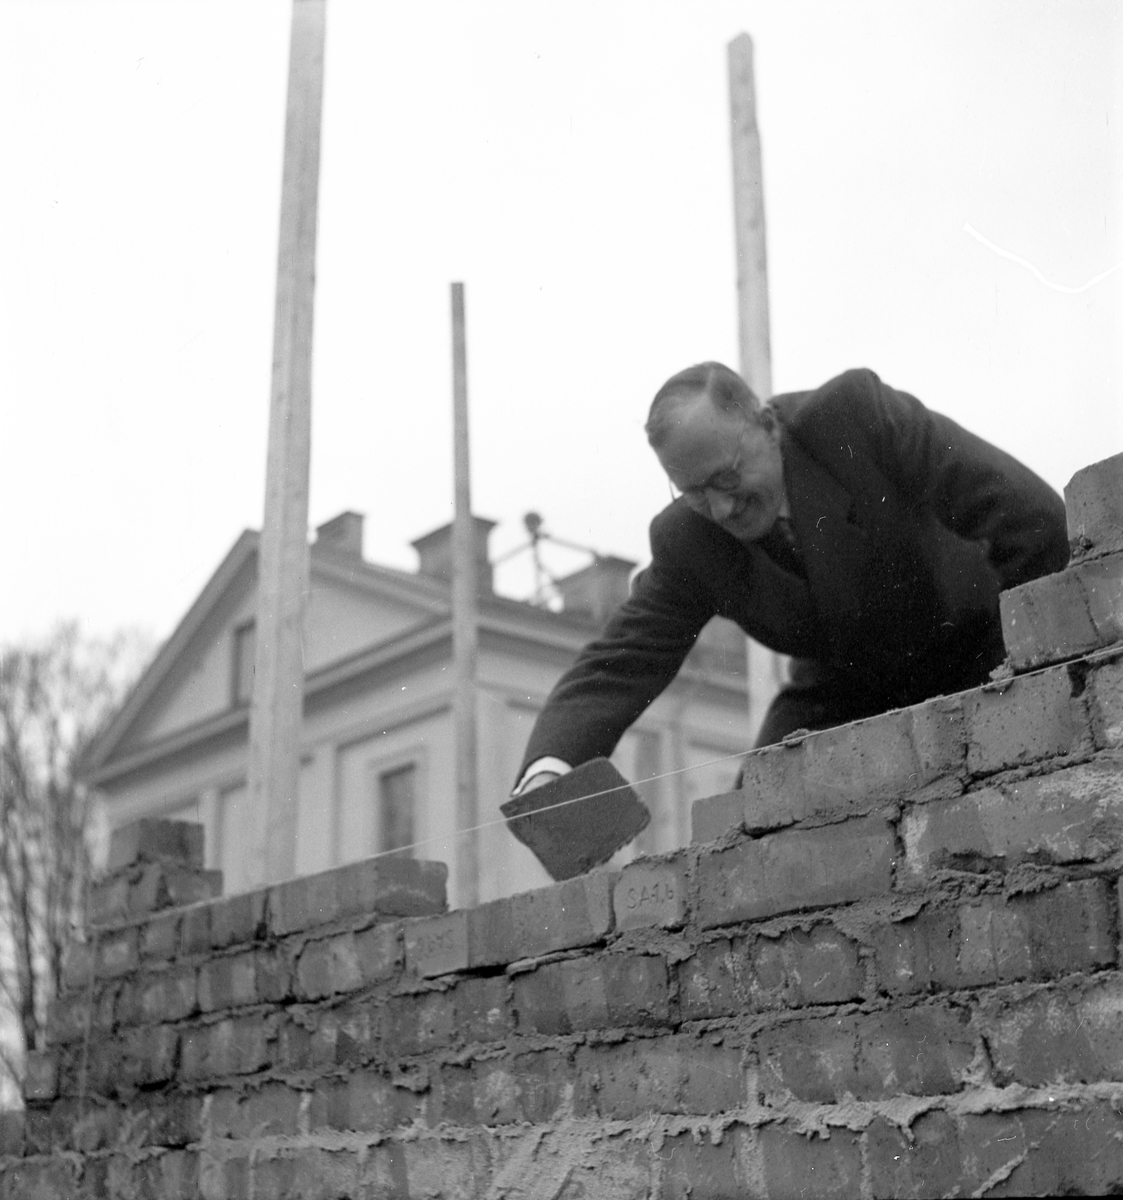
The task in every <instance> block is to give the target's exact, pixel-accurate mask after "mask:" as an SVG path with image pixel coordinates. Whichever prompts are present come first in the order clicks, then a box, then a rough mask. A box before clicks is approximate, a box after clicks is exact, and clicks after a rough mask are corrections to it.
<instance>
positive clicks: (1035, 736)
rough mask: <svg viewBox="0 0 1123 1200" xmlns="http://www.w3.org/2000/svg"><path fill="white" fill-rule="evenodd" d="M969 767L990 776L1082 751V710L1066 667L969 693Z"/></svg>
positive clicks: (965, 709) (965, 707) (1083, 733)
mask: <svg viewBox="0 0 1123 1200" xmlns="http://www.w3.org/2000/svg"><path fill="white" fill-rule="evenodd" d="M963 707H964V713H965V716H966V721H967V768H968V770H969V771H970V772H971V773H972V774H973V775H991V774H994V773H995V772H997V771H1004V770H1007V769H1009V768H1011V767H1020V766H1024V765H1025V764H1027V763H1031V762H1036V761H1037V760H1038V759H1041V758H1050V757H1053V756H1055V755H1058V754H1068V753H1070V752H1072V751H1075V750H1078V749H1080V746H1081V743H1082V742H1083V740H1084V736H1085V733H1086V729H1085V722H1084V718H1083V709H1082V707H1081V706H1080V705H1079V704H1078V703H1077V702H1076V701H1075V700H1074V699H1073V695H1072V680H1071V679H1070V678H1069V674H1068V672H1067V671H1066V670H1065V668H1064V667H1054V668H1052V669H1051V670H1048V671H1044V672H1042V673H1041V674H1039V675H1029V676H1025V677H1023V678H1020V679H1014V680H1011V681H1010V682H1009V683H1008V684H1007V685H1006V686H1002V687H999V688H983V689H980V690H978V691H975V692H969V693H968V694H967V696H966V697H965V698H964V705H963Z"/></svg>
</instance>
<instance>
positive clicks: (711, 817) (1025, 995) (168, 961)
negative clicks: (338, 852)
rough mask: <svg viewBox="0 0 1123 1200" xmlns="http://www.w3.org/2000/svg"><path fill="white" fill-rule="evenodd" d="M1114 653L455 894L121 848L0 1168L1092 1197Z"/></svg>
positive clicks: (1105, 986)
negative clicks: (546, 876) (642, 833)
mask: <svg viewBox="0 0 1123 1200" xmlns="http://www.w3.org/2000/svg"><path fill="white" fill-rule="evenodd" d="M1090 553H1091V551H1090ZM1109 562H1110V555H1105V556H1102V557H1099V558H1097V557H1094V554H1093V556H1092V557H1089V558H1088V560H1087V561H1086V562H1085V563H1084V564H1082V565H1083V566H1088V565H1089V564H1091V563H1100V564H1103V563H1109ZM1078 565H1081V564H1078ZM1076 569H1077V568H1076V567H1074V568H1073V570H1076ZM1121 662H1123V658H1121V657H1119V656H1118V655H1116V654H1115V651H1108V652H1107V653H1101V654H1097V655H1095V656H1092V657H1089V658H1086V659H1084V660H1080V661H1076V662H1073V663H1070V664H1065V665H1063V666H1060V667H1054V668H1049V669H1046V670H1044V671H1042V672H1040V673H1035V674H1033V675H1032V676H1031V675H1020V676H1016V677H1014V678H1013V679H1012V680H1009V681H1005V682H1001V683H998V684H997V685H996V686H994V687H989V688H988V689H986V690H975V691H972V692H965V693H961V694H960V695H958V696H951V697H944V698H941V699H939V700H936V701H931V702H929V703H928V704H924V705H918V706H916V707H915V708H913V709H909V710H903V711H902V712H898V713H888V714H885V715H884V717H883V718H872V719H870V720H869V721H866V722H862V723H860V725H859V726H853V727H850V728H841V729H838V730H832V731H825V732H824V733H823V734H819V735H814V736H809V737H806V738H803V739H801V740H798V741H796V742H795V743H794V744H792V745H789V746H785V747H782V748H778V749H775V750H769V751H765V752H762V753H758V754H755V755H751V756H750V757H749V759H748V761H747V763H746V778H747V780H748V781H749V782H748V786H747V787H746V789H745V790H743V791H741V792H738V793H735V794H733V795H732V796H730V795H727V796H725V797H719V798H716V799H713V800H711V801H703V802H700V804H699V806H698V807H697V808H696V810H695V818H696V826H695V833H696V835H697V834H698V833H699V831H700V830H702V827H703V825H705V823H706V822H709V832H711V833H712V834H713V837H711V839H710V840H711V842H712V841H713V840H714V838H717V837H720V839H721V840H720V842H718V843H717V846H715V845H710V846H699V845H695V846H692V847H690V848H687V849H684V850H682V851H679V852H677V853H676V854H674V855H671V856H667V857H664V858H659V859H642V858H641V859H637V860H635V861H633V862H631V863H629V864H627V865H626V866H625V867H623V869H622V870H619V871H615V870H601V871H596V872H594V873H593V874H590V875H587V876H583V877H581V878H577V879H573V880H569V881H567V882H565V883H563V884H558V885H554V886H552V887H548V888H543V889H540V890H538V891H536V892H532V893H528V894H526V895H523V896H516V897H511V898H508V899H504V900H498V901H494V902H491V903H488V904H484V905H481V906H479V907H478V908H475V909H472V910H467V911H460V912H455V913H446V912H444V911H443V868H436V869H430V868H429V867H426V866H425V865H424V864H413V865H412V866H411V865H409V864H405V865H402V864H398V865H396V866H393V867H390V868H388V869H386V870H384V869H383V867H382V865H381V864H382V861H383V860H376V861H375V864H374V865H373V866H372V865H371V864H369V863H368V864H353V865H351V866H348V867H345V868H343V869H341V870H340V871H338V872H334V873H327V874H325V875H323V876H318V877H313V878H311V879H307V880H298V881H293V882H292V883H290V884H285V885H283V886H281V887H275V888H269V889H262V890H259V891H258V892H255V893H251V894H249V895H246V896H236V897H228V898H224V899H222V900H212V901H205V900H202V901H199V900H196V901H195V902H193V903H186V904H182V901H185V900H191V899H192V898H193V895H194V894H193V893H192V892H191V891H190V889H189V888H183V889H179V890H177V888H176V885H175V883H174V882H173V881H174V880H176V879H177V878H180V877H182V878H187V877H188V876H190V875H191V874H192V870H191V869H189V868H188V867H187V866H185V865H184V864H183V863H182V862H176V861H175V860H174V859H172V858H169V857H168V856H167V855H166V854H164V851H162V850H160V849H159V847H156V848H154V849H150V851H148V852H147V853H148V857H143V856H141V857H140V858H138V859H137V860H136V861H130V862H127V863H125V864H123V865H121V866H120V867H119V868H118V870H117V872H116V874H114V875H112V876H110V877H108V878H107V879H106V880H105V884H106V888H105V893H104V896H103V897H102V898H101V899H100V900H99V901H98V904H99V906H100V907H99V908H98V911H97V913H96V914H95V915H97V916H99V917H101V918H103V919H107V918H108V916H109V914H112V923H109V924H102V925H100V926H94V927H93V928H91V930H90V931H89V933H88V936H87V938H86V940H85V941H82V942H77V943H75V945H74V946H72V947H71V948H70V949H69V950H68V952H67V954H66V957H65V961H64V966H63V979H62V990H61V992H60V994H59V995H58V996H57V997H55V998H54V1000H53V1001H52V1003H51V1004H50V1008H49V1014H48V1025H47V1036H46V1039H45V1041H44V1042H43V1044H42V1045H41V1046H40V1047H38V1048H37V1050H36V1051H35V1052H34V1053H33V1054H32V1055H31V1057H30V1059H29V1061H28V1064H27V1073H26V1078H25V1081H24V1090H25V1095H26V1097H27V1099H26V1103H27V1108H26V1110H25V1111H23V1112H21V1113H18V1114H10V1115H5V1114H0V1195H4V1196H7V1195H13V1196H21V1197H22V1196H25V1195H26V1196H29V1197H42V1198H44V1200H63V1198H64V1197H65V1200H87V1198H89V1200H93V1198H94V1197H98V1198H100V1197H102V1196H109V1195H112V1196H118V1195H119V1196H131V1197H136V1198H137V1200H149V1198H152V1200H155V1198H156V1197H160V1198H161V1200H165V1198H167V1200H177V1198H182V1200H194V1198H195V1197H204V1198H214V1200H220V1198H221V1200H251V1198H258V1200H279V1198H283V1197H291V1198H292V1200H298V1198H299V1200H344V1198H345V1197H346V1198H349V1200H353V1198H354V1197H358V1196H401V1197H403V1198H405V1197H412V1198H413V1200H420V1198H422V1197H424V1198H425V1200H453V1198H455V1200H468V1198H471V1200H480V1198H481V1197H485V1196H511V1197H515V1196H537V1195H543V1196H546V1195H549V1196H554V1197H557V1198H558V1200H578V1198H579V1197H586V1198H591V1197H596V1198H597V1200H636V1198H637V1197H641V1196H642V1197H644V1198H645V1200H654V1198H655V1197H659V1198H660V1200H670V1198H674V1200H686V1197H690V1198H691V1200H702V1198H705V1197H709V1198H711V1200H729V1198H730V1197H737V1198H738V1200H740V1198H741V1197H755V1196H760V1197H765V1198H768V1200H775V1198H776V1197H785V1196H801V1197H808V1198H817V1197H826V1196H831V1197H850V1196H855V1195H862V1196H865V1197H868V1198H872V1197H881V1196H884V1197H897V1196H901V1197H908V1196H931V1195H987V1196H1004V1195H1051V1194H1104V1193H1112V1192H1115V1191H1120V1190H1123V1117H1121V1115H1120V1114H1123V1032H1121V1030H1123V971H1121V970H1120V967H1119V939H1120V932H1121V928H1123V921H1121V919H1120V907H1121V903H1120V896H1121V895H1123V821H1121V819H1120V814H1121V812H1123V747H1121V741H1123V738H1121V736H1120V732H1119V730H1120V728H1121V726H1123V703H1121V700H1120V697H1121V696H1123V682H1121V681H1123V671H1121V669H1120V663H1121ZM718 847H720V848H718ZM165 849H166V847H165ZM177 873H180V874H177ZM195 874H196V875H197V874H198V872H195ZM163 903H169V904H170V905H172V906H171V907H167V908H164V909H161V910H160V911H157V912H151V911H146V909H148V908H150V907H151V906H152V905H153V904H163Z"/></svg>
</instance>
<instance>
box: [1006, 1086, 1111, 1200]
mask: <svg viewBox="0 0 1123 1200" xmlns="http://www.w3.org/2000/svg"><path fill="white" fill-rule="evenodd" d="M1018 1116H1019V1118H1020V1121H1019V1123H1020V1125H1021V1126H1022V1129H1023V1131H1024V1133H1023V1138H1022V1142H1023V1144H1024V1146H1025V1149H1026V1154H1025V1158H1024V1159H1023V1160H1022V1161H1021V1162H1018V1161H1017V1159H1016V1157H1015V1155H1013V1154H1011V1153H1010V1151H1011V1150H1012V1149H1017V1148H1018V1147H1016V1146H1007V1147H1005V1149H1006V1151H1007V1155H1008V1157H1007V1160H1006V1161H1007V1162H1008V1163H1010V1164H1011V1165H1012V1166H1013V1168H1014V1169H1013V1171H1012V1172H1011V1174H1010V1175H1009V1177H1008V1178H1007V1179H1005V1180H1003V1181H1002V1182H1001V1183H1000V1184H998V1185H997V1187H996V1188H995V1189H994V1190H993V1191H992V1192H988V1195H994V1196H1107V1195H1116V1194H1118V1193H1119V1192H1120V1191H1123V1115H1121V1114H1120V1113H1119V1112H1118V1111H1117V1110H1116V1107H1115V1105H1114V1104H1111V1103H1107V1102H1104V1101H1100V1102H1098V1103H1096V1102H1090V1101H1089V1102H1086V1103H1085V1104H1084V1105H1081V1107H1079V1108H1077V1109H1076V1111H1072V1110H1071V1109H1067V1108H1066V1109H1060V1110H1056V1109H1026V1110H1023V1111H1022V1112H1021V1113H1019V1114H1018Z"/></svg>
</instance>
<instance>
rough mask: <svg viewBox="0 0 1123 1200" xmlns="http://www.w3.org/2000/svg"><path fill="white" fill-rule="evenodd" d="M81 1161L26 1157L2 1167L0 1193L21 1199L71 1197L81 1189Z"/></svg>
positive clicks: (65, 1199) (52, 1199)
mask: <svg viewBox="0 0 1123 1200" xmlns="http://www.w3.org/2000/svg"><path fill="white" fill-rule="evenodd" d="M80 1167H81V1164H79V1163H78V1162H76V1161H73V1160H69V1159H61V1158H51V1159H24V1160H23V1161H22V1162H17V1163H14V1164H9V1165H7V1166H5V1167H3V1173H2V1174H0V1194H3V1195H5V1196H12V1197H19V1198H20V1200H69V1198H70V1197H71V1196H76V1195H78V1194H79V1192H78V1174H79V1170H80Z"/></svg>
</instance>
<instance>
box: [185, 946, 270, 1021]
mask: <svg viewBox="0 0 1123 1200" xmlns="http://www.w3.org/2000/svg"><path fill="white" fill-rule="evenodd" d="M256 1001H257V966H256V961H255V954H254V952H253V951H252V950H249V951H246V952H245V953H242V954H231V955H227V956H226V957H224V958H214V959H211V960H210V961H209V962H205V963H203V965H202V966H201V967H200V968H199V1008H200V1009H202V1011H203V1012H217V1011H219V1010H221V1009H225V1008H239V1007H241V1006H243V1005H246V1004H254V1003H256Z"/></svg>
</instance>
